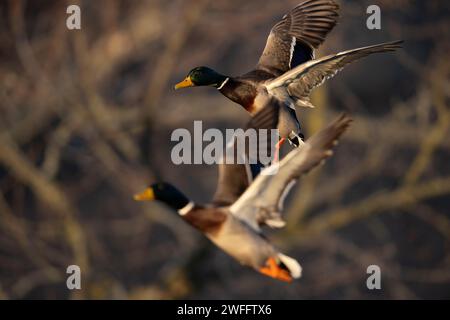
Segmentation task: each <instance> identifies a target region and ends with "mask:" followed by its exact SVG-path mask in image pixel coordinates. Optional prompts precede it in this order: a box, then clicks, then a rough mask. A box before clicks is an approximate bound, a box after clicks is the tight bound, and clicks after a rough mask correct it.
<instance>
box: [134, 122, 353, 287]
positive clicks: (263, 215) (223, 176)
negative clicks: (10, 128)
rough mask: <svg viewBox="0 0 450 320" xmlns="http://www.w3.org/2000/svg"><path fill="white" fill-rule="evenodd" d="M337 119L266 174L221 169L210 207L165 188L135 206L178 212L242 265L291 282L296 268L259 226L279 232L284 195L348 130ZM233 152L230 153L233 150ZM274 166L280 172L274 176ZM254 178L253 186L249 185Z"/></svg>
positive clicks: (156, 186) (298, 271) (154, 190)
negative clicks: (156, 204)
mask: <svg viewBox="0 0 450 320" xmlns="http://www.w3.org/2000/svg"><path fill="white" fill-rule="evenodd" d="M349 122H350V119H349V118H347V117H340V118H339V119H338V120H336V121H335V122H334V123H332V124H331V125H330V126H328V127H327V128H326V129H324V130H322V131H321V132H319V133H318V134H316V135H314V136H313V137H312V138H311V139H309V140H307V142H306V143H305V145H304V146H302V147H301V148H298V149H296V150H293V151H291V153H289V154H288V156H286V157H285V158H284V159H283V160H282V161H281V162H280V163H279V165H278V164H274V165H272V166H270V167H268V168H266V169H265V170H267V172H266V174H260V175H259V176H258V177H256V178H255V175H249V172H251V170H247V169H246V168H245V166H246V165H238V164H230V165H229V164H221V165H220V169H219V181H218V186H217V190H216V193H215V195H214V199H213V201H212V203H211V204H210V205H206V206H202V205H198V204H195V203H194V202H193V201H191V200H189V199H188V198H187V197H186V196H185V195H183V194H182V193H181V192H180V191H179V190H178V189H176V188H175V187H173V186H172V185H170V184H167V183H158V184H154V185H152V186H151V187H150V188H148V189H146V190H145V191H144V192H142V193H140V194H138V195H136V196H135V199H136V200H155V199H156V200H160V201H162V202H164V203H166V204H167V205H169V206H170V207H171V208H173V209H174V210H176V211H177V212H178V213H179V215H180V216H181V218H182V219H183V220H184V221H186V222H187V223H188V224H190V225H191V226H193V227H194V228H196V229H197V230H198V231H200V232H201V233H203V234H204V235H205V236H206V237H208V238H209V239H210V240H211V241H212V242H213V243H214V244H215V245H216V246H217V247H219V248H220V249H222V250H223V251H224V252H226V253H227V254H229V255H230V256H231V257H233V258H234V259H236V260H237V261H239V262H240V263H241V264H243V265H247V266H249V267H252V268H253V269H255V270H256V271H258V272H260V273H262V274H264V275H267V276H270V277H272V278H275V279H278V280H282V281H287V282H290V281H291V280H292V279H295V278H299V277H300V276H301V270H302V269H301V267H300V264H299V263H298V262H297V261H296V260H295V259H293V258H290V257H288V256H286V255H284V254H282V253H281V252H280V251H278V250H277V249H276V248H275V247H274V246H273V245H272V244H271V243H270V242H269V241H268V239H267V238H265V237H264V236H263V234H262V231H261V229H260V227H261V226H263V225H267V226H270V227H273V228H279V227H282V226H284V225H285V223H284V221H283V220H282V218H281V214H280V213H281V211H282V206H283V202H284V195H285V193H286V192H287V191H288V190H289V188H290V186H291V185H292V181H296V180H297V179H298V178H299V177H300V176H301V175H302V174H305V173H306V172H308V171H309V170H311V169H312V168H313V167H315V166H316V165H318V164H319V163H321V162H322V161H323V160H324V159H326V158H327V157H329V156H330V155H331V148H332V147H333V146H334V145H335V142H336V140H337V139H338V138H339V136H340V135H341V134H342V133H343V132H344V131H345V129H346V128H347V126H348V125H349ZM231 147H234V146H233V145H231ZM275 166H277V169H278V166H279V171H278V173H277V174H276V175H275V174H273V171H272V170H274V169H275ZM253 178H254V179H255V180H253Z"/></svg>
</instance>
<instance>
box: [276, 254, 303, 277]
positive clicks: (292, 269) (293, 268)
mask: <svg viewBox="0 0 450 320" xmlns="http://www.w3.org/2000/svg"><path fill="white" fill-rule="evenodd" d="M278 258H279V259H280V261H281V263H282V264H283V265H284V267H286V269H287V271H289V273H290V275H291V277H292V278H294V279H298V278H300V277H301V276H302V267H301V266H300V264H299V263H298V262H297V260H295V259H294V258H291V257H288V256H287V255H284V254H282V253H278Z"/></svg>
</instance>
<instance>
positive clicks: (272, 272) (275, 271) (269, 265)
mask: <svg viewBox="0 0 450 320" xmlns="http://www.w3.org/2000/svg"><path fill="white" fill-rule="evenodd" d="M259 272H261V273H262V274H264V275H266V276H269V277H271V278H275V279H278V280H281V281H285V282H291V281H292V277H291V275H290V274H289V272H288V271H287V270H284V269H281V268H280V266H279V265H278V264H277V262H276V260H275V259H274V258H272V257H270V258H269V259H267V261H266V265H265V266H264V267H262V268H260V269H259Z"/></svg>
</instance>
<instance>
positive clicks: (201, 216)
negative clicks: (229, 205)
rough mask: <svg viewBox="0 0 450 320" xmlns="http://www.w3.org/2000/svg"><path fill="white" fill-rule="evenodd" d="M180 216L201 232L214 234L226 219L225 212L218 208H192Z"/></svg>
mask: <svg viewBox="0 0 450 320" xmlns="http://www.w3.org/2000/svg"><path fill="white" fill-rule="evenodd" d="M182 218H183V220H184V221H186V222H187V223H189V224H190V225H191V226H193V227H194V228H196V229H198V230H199V231H201V232H202V233H206V234H209V235H214V234H216V233H218V232H219V231H220V229H221V228H222V226H223V224H224V223H225V221H226V220H227V213H226V212H225V211H224V210H222V209H220V208H194V209H192V210H191V211H189V212H188V213H187V214H185V215H183V216H182Z"/></svg>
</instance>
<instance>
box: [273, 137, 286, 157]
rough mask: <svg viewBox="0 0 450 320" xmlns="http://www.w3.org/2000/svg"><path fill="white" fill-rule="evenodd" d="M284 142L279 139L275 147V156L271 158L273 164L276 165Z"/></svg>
mask: <svg viewBox="0 0 450 320" xmlns="http://www.w3.org/2000/svg"><path fill="white" fill-rule="evenodd" d="M285 141H286V138H281V139H280V140H279V141H278V142H277V144H276V145H275V155H274V157H273V163H277V162H278V161H279V160H280V149H281V146H282V145H283V143H284V142H285Z"/></svg>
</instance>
